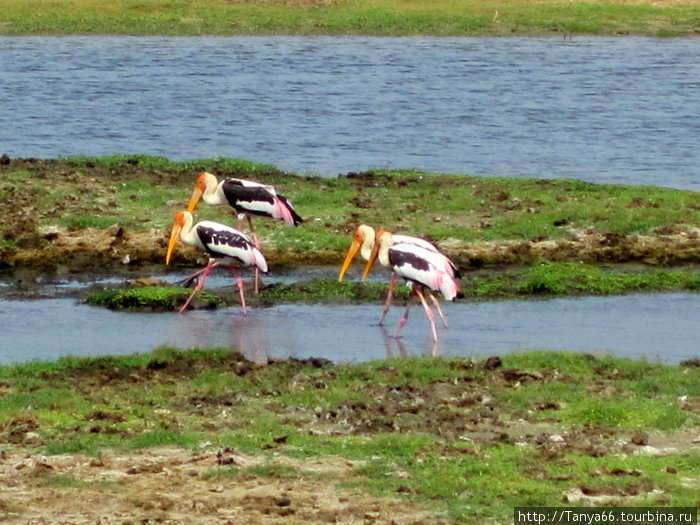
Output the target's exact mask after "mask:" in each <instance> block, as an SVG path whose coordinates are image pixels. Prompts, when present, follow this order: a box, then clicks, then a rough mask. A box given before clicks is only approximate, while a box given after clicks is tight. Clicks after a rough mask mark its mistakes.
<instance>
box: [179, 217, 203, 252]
mask: <svg viewBox="0 0 700 525" xmlns="http://www.w3.org/2000/svg"><path fill="white" fill-rule="evenodd" d="M193 223H194V219H193V218H192V214H191V213H185V214H184V217H183V223H182V229H181V230H180V240H181V241H182V242H183V243H185V244H187V245H188V246H198V245H199V237H197V233H196V232H195V231H194V227H193Z"/></svg>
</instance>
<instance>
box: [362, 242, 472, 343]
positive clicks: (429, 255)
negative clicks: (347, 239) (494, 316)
mask: <svg viewBox="0 0 700 525" xmlns="http://www.w3.org/2000/svg"><path fill="white" fill-rule="evenodd" d="M377 258H379V262H380V263H381V264H382V266H386V267H389V268H391V269H392V270H393V272H394V274H396V275H398V276H399V277H403V278H404V280H405V281H407V282H408V283H409V284H410V286H411V296H410V297H409V301H408V304H407V305H406V311H405V312H404V315H403V317H402V318H401V321H400V322H399V326H398V328H397V330H396V333H395V334H394V337H398V336H399V332H400V331H401V329H402V328H403V326H404V325H405V324H406V321H407V320H408V312H409V310H410V309H411V305H412V302H411V300H410V299H411V297H413V296H414V295H417V296H418V297H419V298H420V301H421V304H422V305H423V309H424V310H425V314H426V315H427V316H428V321H429V322H430V328H431V330H432V333H433V341H435V342H437V340H438V337H437V330H436V329H435V319H434V316H433V312H432V311H431V310H430V307H428V303H426V302H425V297H424V296H423V292H422V291H421V290H422V289H425V288H427V289H429V290H435V291H440V293H442V295H443V297H445V299H447V300H448V301H453V300H454V299H455V297H457V295H458V294H459V281H458V279H457V274H456V270H454V265H453V264H452V263H451V261H450V260H449V259H448V258H447V257H445V256H444V255H443V254H441V253H440V252H437V251H433V250H429V249H426V248H424V247H422V246H417V245H415V244H399V243H395V242H394V236H393V235H392V234H391V233H389V232H387V231H384V230H380V231H378V232H377V236H376V239H375V241H374V246H373V248H372V252H371V253H370V255H369V260H368V261H367V265H366V266H365V271H364V273H363V275H362V280H363V281H364V280H366V279H367V275H368V274H369V272H370V270H371V269H372V265H374V262H375V261H376V260H377Z"/></svg>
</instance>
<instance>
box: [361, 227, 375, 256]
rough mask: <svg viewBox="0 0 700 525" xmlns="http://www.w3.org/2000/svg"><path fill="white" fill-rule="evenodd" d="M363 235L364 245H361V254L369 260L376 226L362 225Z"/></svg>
mask: <svg viewBox="0 0 700 525" xmlns="http://www.w3.org/2000/svg"><path fill="white" fill-rule="evenodd" d="M358 229H359V230H360V235H361V237H362V245H361V246H360V256H361V257H362V258H363V259H364V260H365V261H367V260H369V256H370V255H371V253H372V247H373V246H374V228H372V227H370V226H366V225H361V226H360V227H359V228H358Z"/></svg>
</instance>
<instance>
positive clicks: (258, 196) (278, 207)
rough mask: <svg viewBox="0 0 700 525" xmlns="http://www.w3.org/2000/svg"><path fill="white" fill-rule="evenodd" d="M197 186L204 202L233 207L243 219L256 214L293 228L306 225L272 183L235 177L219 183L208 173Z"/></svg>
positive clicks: (200, 179) (200, 178) (200, 177)
mask: <svg viewBox="0 0 700 525" xmlns="http://www.w3.org/2000/svg"><path fill="white" fill-rule="evenodd" d="M197 187H198V188H199V189H198V190H197V189H196V190H195V191H201V198H202V200H203V201H204V202H206V203H207V204H209V205H210V206H219V205H222V204H228V205H230V206H231V207H232V208H234V209H235V210H236V212H237V213H238V215H239V220H242V219H243V218H244V217H245V216H246V215H248V214H252V215H260V216H265V217H270V218H272V219H278V220H281V221H284V223H285V224H287V225H289V226H295V225H296V224H297V223H299V222H302V219H301V217H299V215H298V214H297V213H296V212H295V211H294V207H293V206H292V204H291V202H289V200H288V199H287V198H285V197H284V196H282V195H278V194H277V191H276V190H275V187H274V186H271V185H269V184H261V183H259V182H254V181H250V180H245V179H233V178H228V179H224V180H222V181H220V182H219V181H218V180H217V179H216V177H215V176H214V175H212V174H211V173H206V172H205V173H202V174H201V175H200V176H199V178H198V179H197ZM191 207H192V208H193V206H191ZM190 211H192V210H191V209H190ZM239 227H240V226H239Z"/></svg>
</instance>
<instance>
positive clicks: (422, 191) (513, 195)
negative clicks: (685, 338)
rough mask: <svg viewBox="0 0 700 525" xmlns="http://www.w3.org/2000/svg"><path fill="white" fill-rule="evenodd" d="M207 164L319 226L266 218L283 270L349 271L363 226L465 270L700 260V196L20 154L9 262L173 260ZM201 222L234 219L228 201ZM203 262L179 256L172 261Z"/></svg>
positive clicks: (191, 253) (204, 211) (272, 254)
mask: <svg viewBox="0 0 700 525" xmlns="http://www.w3.org/2000/svg"><path fill="white" fill-rule="evenodd" d="M202 170H208V171H211V172H213V173H215V174H217V175H219V176H234V177H244V178H251V179H254V180H259V181H263V182H268V183H271V184H274V185H276V187H277V189H278V191H279V192H280V193H281V194H283V195H286V196H288V197H289V198H290V199H291V200H292V201H293V203H294V206H295V208H296V209H297V211H298V212H299V213H300V214H301V216H302V217H304V219H305V221H304V223H303V224H301V225H299V226H298V227H297V228H288V227H285V226H284V225H283V224H281V223H279V222H273V221H269V220H268V221H264V220H258V221H257V225H258V226H257V230H258V233H259V234H260V236H261V243H262V247H263V251H264V253H265V254H266V256H267V257H268V261H269V263H270V265H271V267H272V269H273V271H276V270H277V269H280V268H284V267H290V266H292V267H293V266H299V265H304V264H330V265H337V264H340V261H342V258H343V255H344V253H345V251H346V250H347V248H348V245H349V242H350V239H351V237H352V232H353V231H354V229H355V228H356V227H357V225H359V224H361V223H367V224H371V225H373V226H374V227H375V228H385V229H388V230H391V231H394V232H401V233H409V234H412V235H419V236H422V237H425V238H428V239H430V240H432V241H434V242H436V243H437V244H438V245H439V246H440V248H441V249H442V250H443V251H444V252H445V253H447V254H448V255H449V256H450V257H452V258H453V260H454V261H455V262H456V263H457V264H458V266H460V267H462V268H463V269H465V270H466V269H469V268H471V269H474V268H481V267H489V266H494V265H517V264H524V265H531V264H539V263H540V262H542V261H551V262H584V263H587V264H599V263H617V262H635V263H644V264H647V265H654V266H664V265H674V264H697V263H698V262H700V232H699V229H698V228H699V227H700V195H699V194H697V193H695V192H691V191H681V190H673V189H668V188H661V187H649V186H622V185H598V184H591V183H586V182H581V181H577V180H546V179H511V178H491V177H472V176H468V175H458V174H433V173H422V172H416V171H389V170H385V171H373V172H366V173H349V174H347V175H344V176H339V177H337V178H321V177H313V176H311V177H310V176H297V175H294V174H288V173H284V172H281V171H279V170H277V169H275V168H274V167H272V166H265V165H259V164H254V163H250V162H247V161H243V160H236V159H211V160H197V161H188V162H170V161H168V160H166V159H162V158H156V157H142V156H133V157H102V158H67V159H57V160H37V159H15V160H11V161H10V162H9V163H8V164H4V165H0V197H2V199H3V201H4V202H5V203H6V204H5V208H4V217H3V219H4V220H3V223H2V225H0V266H2V267H3V268H5V269H8V270H12V269H21V268H27V267H29V268H31V267H34V268H38V269H48V270H52V269H53V270H55V269H56V268H57V267H63V268H64V269H68V270H69V271H72V270H74V269H75V270H78V271H85V270H89V269H92V270H96V271H100V270H103V271H106V270H108V269H109V268H114V267H115V266H116V267H121V268H123V267H124V265H123V264H121V261H122V260H123V258H124V257H125V256H126V255H129V256H130V260H131V263H130V265H131V266H138V265H144V264H156V265H159V266H160V265H162V264H163V261H164V253H165V243H166V241H167V237H168V233H169V228H170V225H171V223H172V218H173V215H174V213H175V212H176V211H177V210H179V209H182V208H184V207H185V206H186V203H187V200H188V199H189V196H190V193H191V190H192V187H193V184H194V180H195V178H196V176H197V174H198V173H199V172H201V171H202ZM197 219H198V220H202V219H213V220H217V221H220V222H225V223H232V222H235V218H234V217H233V215H232V213H231V212H230V210H229V209H227V207H223V206H221V207H211V206H206V205H202V206H200V207H199V208H198V209H197ZM199 257H200V254H199V253H198V252H196V251H195V250H187V249H181V248H178V250H177V252H176V254H175V258H174V262H173V263H172V264H171V266H173V267H175V268H178V267H192V266H194V265H197V264H199V263H198V262H197V260H198V258H199Z"/></svg>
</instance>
